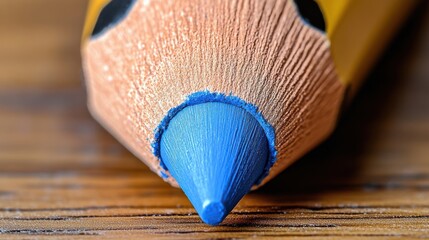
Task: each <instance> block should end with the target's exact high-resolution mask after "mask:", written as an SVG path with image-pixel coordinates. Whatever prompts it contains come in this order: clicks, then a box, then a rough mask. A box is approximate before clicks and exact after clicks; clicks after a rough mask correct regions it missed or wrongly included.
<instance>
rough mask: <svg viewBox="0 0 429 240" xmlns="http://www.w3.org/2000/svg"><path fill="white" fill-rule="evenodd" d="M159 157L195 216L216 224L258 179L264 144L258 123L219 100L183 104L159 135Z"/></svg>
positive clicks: (263, 163)
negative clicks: (183, 194)
mask: <svg viewBox="0 0 429 240" xmlns="http://www.w3.org/2000/svg"><path fill="white" fill-rule="evenodd" d="M160 151H161V160H162V161H163V163H164V164H165V166H166V167H167V169H168V170H169V171H170V173H171V175H172V176H173V177H174V178H175V179H176V181H177V182H178V184H179V185H180V187H181V188H182V190H183V191H184V192H185V194H186V195H187V197H188V198H189V200H190V201H191V203H192V205H193V206H194V208H195V209H196V211H197V212H198V214H199V215H200V217H201V219H202V220H203V221H204V222H205V223H207V224H210V225H218V224H219V223H221V222H222V221H223V219H224V218H225V217H226V216H227V215H228V213H229V212H230V211H231V210H232V209H233V208H234V207H235V205H236V204H237V203H238V202H239V201H240V199H241V198H242V197H243V196H244V195H245V194H246V193H247V192H249V190H250V188H251V187H252V186H253V185H254V184H255V183H256V182H257V181H258V180H259V179H260V177H261V175H262V174H263V172H264V168H265V166H266V164H267V161H268V155H269V148H268V141H267V137H266V135H265V132H264V130H263V128H262V127H261V125H260V124H259V122H258V121H257V120H256V119H255V118H254V117H253V116H252V115H251V114H250V113H248V112H247V111H246V110H244V109H242V108H240V107H237V106H234V105H230V104H226V103H220V102H209V103H201V104H197V105H193V106H188V107H186V108H184V109H183V110H181V111H180V112H179V113H177V115H176V116H174V117H173V118H172V119H171V121H170V122H169V124H168V127H167V129H166V130H165V132H164V133H163V135H162V137H161V149H160Z"/></svg>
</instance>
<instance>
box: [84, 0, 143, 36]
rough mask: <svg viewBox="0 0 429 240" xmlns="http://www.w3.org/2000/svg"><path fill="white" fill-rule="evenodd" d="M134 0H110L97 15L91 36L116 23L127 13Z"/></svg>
mask: <svg viewBox="0 0 429 240" xmlns="http://www.w3.org/2000/svg"><path fill="white" fill-rule="evenodd" d="M135 2H136V0H112V1H110V2H109V3H108V4H107V5H106V6H105V7H104V8H103V9H102V10H101V13H100V15H99V16H98V19H97V22H96V24H95V27H94V30H93V31H92V34H91V36H92V37H97V36H98V35H100V34H102V33H103V32H105V31H106V30H107V29H109V28H111V27H113V26H115V25H116V24H118V23H119V22H120V21H121V20H122V19H124V18H125V16H127V15H128V13H129V11H130V9H131V8H132V6H133V5H134V3H135Z"/></svg>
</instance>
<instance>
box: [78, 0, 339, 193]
mask: <svg viewBox="0 0 429 240" xmlns="http://www.w3.org/2000/svg"><path fill="white" fill-rule="evenodd" d="M173 13H174V14H173ZM304 43H305V44H304ZM329 46H330V44H329V40H328V38H327V37H326V36H325V35H324V34H322V33H321V32H320V31H318V30H316V29H314V28H312V27H310V26H308V25H307V24H305V22H303V21H302V19H301V18H300V17H299V13H298V12H297V10H296V8H295V6H294V4H293V2H292V1H289V0H251V1H248V0H236V1H222V0H217V1H214V0H212V1H205V0H179V1H177V0H176V1H165V0H152V1H150V3H149V4H148V3H146V2H145V1H137V2H136V4H135V5H134V6H133V8H132V9H131V10H130V12H129V14H128V15H127V17H126V18H124V19H123V20H122V21H121V22H120V23H119V24H118V25H116V26H115V27H114V28H111V29H109V31H107V32H105V33H104V34H102V35H101V36H99V37H97V38H95V39H91V40H89V41H88V42H87V43H86V44H85V45H84V47H83V48H82V55H83V59H84V70H85V78H86V80H87V87H88V96H89V97H88V98H89V104H88V105H89V107H90V110H91V113H92V114H93V115H94V117H95V118H96V119H97V120H98V121H100V122H101V123H102V124H103V126H105V127H106V129H108V130H109V132H111V133H112V134H113V135H114V136H115V137H117V138H118V139H119V140H120V142H122V143H123V144H124V145H125V146H127V147H128V148H129V149H130V150H131V151H132V152H133V153H134V154H135V155H136V156H137V157H139V159H141V160H142V161H143V162H145V163H146V164H147V165H148V166H149V167H150V168H151V169H153V171H154V172H156V173H157V174H158V175H159V176H166V175H167V176H169V177H168V178H165V180H166V181H167V182H169V183H171V184H172V185H174V186H177V183H176V181H175V179H174V178H173V176H171V175H170V173H169V171H167V170H166V169H163V168H162V167H161V164H160V157H157V156H155V155H154V154H153V149H152V145H153V144H159V140H160V138H162V136H161V137H159V138H156V136H157V134H162V131H159V133H158V132H157V131H156V129H157V127H158V126H159V125H160V123H161V121H163V119H164V118H165V117H166V116H167V115H171V114H168V113H169V111H170V110H171V109H173V108H175V107H177V106H179V105H180V104H182V103H183V102H184V101H185V100H186V99H187V98H188V96H189V95H191V94H193V93H195V92H201V91H209V92H214V93H221V94H226V95H232V96H235V97H239V98H240V99H242V100H244V101H245V102H246V103H250V104H253V105H255V106H256V107H257V108H258V111H259V112H260V113H261V115H262V116H263V117H264V119H265V121H266V123H264V124H269V125H271V126H272V128H273V131H274V132H275V137H273V138H275V139H272V138H270V137H268V142H270V145H271V144H272V145H273V146H272V150H271V153H270V155H272V156H276V159H269V162H268V163H267V167H266V168H267V169H269V172H268V174H267V176H266V177H265V178H264V179H263V180H262V183H260V185H259V186H261V185H263V184H265V183H266V182H268V181H269V180H270V179H272V178H273V177H275V176H276V175H277V174H279V173H280V172H281V171H282V170H283V169H285V168H286V167H288V166H289V165H290V164H291V163H292V162H294V161H295V160H297V159H298V158H299V157H302V156H303V155H304V154H305V153H307V152H308V151H309V150H310V149H312V148H314V147H315V146H316V145H318V144H319V143H320V142H321V141H323V140H324V139H326V137H327V136H328V135H329V134H330V133H331V132H332V131H333V129H334V127H335V123H336V120H337V118H338V112H339V109H340V107H341V103H342V102H343V97H344V90H345V89H346V86H345V85H343V84H341V82H340V80H339V78H338V76H337V74H336V71H335V66H334V61H333V59H332V57H331V54H330V48H329ZM264 124H262V125H264ZM167 125H168V124H167ZM266 135H267V136H269V135H270V134H269V133H267V130H266ZM270 148H271V147H270ZM274 149H275V150H274ZM275 151H276V152H275ZM270 167H271V168H270Z"/></svg>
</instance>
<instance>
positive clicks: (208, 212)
mask: <svg viewBox="0 0 429 240" xmlns="http://www.w3.org/2000/svg"><path fill="white" fill-rule="evenodd" d="M227 214H228V213H227V212H226V210H225V206H224V205H223V203H221V202H215V201H214V202H213V201H209V200H206V201H204V203H203V211H202V212H201V213H200V216H201V219H202V220H203V221H204V222H205V223H207V224H210V225H218V224H219V223H221V222H222V221H223V219H224V218H225V217H226V215H227Z"/></svg>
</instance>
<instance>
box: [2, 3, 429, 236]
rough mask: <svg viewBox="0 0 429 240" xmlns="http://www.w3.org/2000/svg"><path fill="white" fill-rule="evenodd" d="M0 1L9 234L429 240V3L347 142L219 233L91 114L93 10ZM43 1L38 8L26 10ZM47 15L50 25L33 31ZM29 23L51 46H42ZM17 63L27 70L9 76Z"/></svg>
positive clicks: (260, 197)
mask: <svg viewBox="0 0 429 240" xmlns="http://www.w3.org/2000/svg"><path fill="white" fill-rule="evenodd" d="M23 2H25V3H26V4H25V7H24V5H21V4H23ZM55 2H57V3H56V4H55ZM63 2H67V9H66V10H65V9H64V8H63V5H62V3H63ZM44 4H51V5H49V6H50V7H49V8H42V7H41V6H40V5H44ZM0 5H1V6H0V11H2V12H1V13H2V14H0V16H1V17H3V12H4V8H3V7H4V6H8V9H9V10H10V11H15V12H16V14H9V15H8V16H9V17H10V19H11V20H10V21H9V22H10V25H8V24H5V23H4V21H0V22H1V25H0V26H1V29H0V30H1V34H2V35H1V37H0V39H1V40H2V41H3V43H4V44H2V45H0V46H1V47H0V49H1V52H0V62H1V64H0V66H1V65H2V71H0V79H1V80H2V81H1V84H0V238H1V239H36V238H37V239H39V238H48V239H49V238H50V239H145V238H149V237H153V238H157V239H189V238H198V239H208V238H254V237H259V238H265V239H272V238H274V237H278V238H285V237H291V238H306V239H308V238H310V239H313V238H319V239H343V238H345V237H347V238H352V239H363V238H374V239H376V238H379V239H391V238H394V239H413V238H414V239H421V238H428V237H429V147H428V146H429V145H428V144H429V101H428V92H429V81H427V79H428V78H429V68H428V67H427V66H428V63H429V14H428V13H429V4H427V3H425V4H423V5H422V6H421V7H420V8H419V11H418V12H416V13H415V14H414V15H415V16H414V17H413V19H412V20H411V21H410V22H409V23H408V24H407V27H406V28H405V29H404V31H402V33H401V34H400V36H399V37H398V38H397V39H396V41H395V42H394V43H393V45H392V46H391V47H390V49H389V51H388V52H387V53H386V55H385V57H384V58H383V60H382V61H381V63H380V64H379V65H378V66H377V67H376V69H375V71H374V72H373V73H372V75H371V76H370V78H369V79H368V82H367V84H366V85H365V87H364V89H362V91H361V92H360V94H359V96H358V98H357V99H355V101H354V102H353V104H352V105H351V106H350V107H349V108H348V110H346V111H345V114H344V117H343V119H342V120H341V122H340V126H339V127H338V129H337V131H336V132H335V133H334V135H333V136H332V137H331V138H330V139H329V140H328V141H327V142H326V143H324V144H323V145H321V146H320V147H318V148H317V149H316V150H314V151H313V152H311V153H310V154H308V155H307V156H305V157H304V158H303V159H301V160H299V161H298V162H296V163H295V164H294V165H292V166H291V167H290V168H288V169H287V170H286V171H285V172H284V173H282V174H281V175H280V176H278V177H277V178H276V179H274V180H273V181H272V182H270V183H268V184H267V185H265V186H264V187H263V188H261V189H260V190H258V191H256V192H253V193H251V194H249V195H248V196H246V197H245V198H244V199H243V200H242V201H241V202H240V204H239V205H238V206H237V208H236V209H235V210H234V211H233V212H232V213H231V215H230V216H228V217H227V219H226V220H225V222H224V223H223V224H222V225H221V226H219V227H209V226H206V225H205V224H203V223H201V221H200V220H199V218H198V216H197V215H196V213H195V211H194V210H193V208H192V207H191V205H190V203H189V202H188V200H187V199H186V197H185V196H184V195H183V194H182V193H181V191H180V189H175V188H172V187H170V186H169V185H168V184H167V183H164V182H163V181H162V179H160V178H159V177H158V176H156V175H155V174H154V173H152V172H151V171H150V170H149V169H148V168H147V167H146V166H144V164H142V163H141V162H140V161H139V160H137V159H136V158H135V157H134V156H132V155H131V154H130V153H129V152H128V151H126V150H125V149H124V148H123V147H122V146H121V145H120V144H119V143H118V142H117V141H115V140H114V139H113V138H112V137H111V136H110V135H109V134H108V133H106V131H105V130H103V129H102V128H101V127H100V126H99V125H98V124H97V123H96V122H95V121H94V120H93V119H92V118H91V117H90V116H89V114H88V112H87V109H86V99H85V98H86V97H85V91H84V89H83V87H81V84H82V81H81V79H80V69H79V68H77V67H76V66H79V65H80V62H79V61H80V60H79V56H78V54H75V52H78V51H79V40H80V36H79V31H77V29H79V28H80V27H81V26H82V25H81V24H82V20H83V19H82V20H79V19H76V21H75V22H73V21H72V17H71V16H80V15H82V16H83V12H84V8H85V2H84V1H76V0H69V1H61V3H59V2H58V1H48V0H37V1H36V0H35V1H31V2H30V1H16V0H5V1H1V2H0ZM35 6H38V7H39V8H37V9H39V11H37V12H36V11H35V12H33V11H28V10H27V11H25V14H24V13H23V11H24V10H23V9H32V7H35ZM23 14H24V15H23ZM40 16H45V17H47V18H50V21H46V22H44V23H43V24H33V23H34V22H38V21H39V20H40V19H38V18H40ZM57 16H64V18H68V20H67V21H66V20H64V19H63V20H58V21H56V18H57ZM29 19H34V20H29ZM12 20H14V21H12ZM72 23H73V24H72ZM18 26H19V27H21V28H22V29H28V31H29V32H31V33H32V38H34V39H40V40H37V41H39V42H44V41H43V39H46V41H52V45H51V44H48V45H46V46H47V47H46V48H44V49H43V51H42V50H40V49H35V47H34V46H33V45H32V44H33V41H29V40H26V39H25V41H24V39H21V38H23V37H24V36H25V35H24V34H23V31H24V30H22V32H19V33H17V32H16V31H18V30H16V28H17V27H18ZM11 29H12V30H11ZM14 29H15V30H14ZM6 32H8V33H9V34H10V36H9V35H8V34H6ZM46 33H51V34H46ZM4 36H6V37H4ZM53 36H58V37H54V39H52V38H53ZM59 36H70V39H74V40H73V41H71V40H70V39H68V40H67V43H65V42H64V41H65V40H64V38H63V37H59ZM4 39H9V40H7V41H5V40H4ZM10 39H21V40H20V41H15V40H13V41H12V40H10ZM35 41H36V40H35ZM69 41H70V42H69ZM74 41H76V42H74ZM54 46H55V47H54ZM33 48H34V51H33V50H32V49H33ZM5 49H7V51H9V52H8V54H3V53H4V52H5V51H6V50H5ZM11 56H13V58H14V59H16V60H14V63H13V64H14V65H13V66H14V67H4V66H5V65H4V63H6V62H7V64H12V63H11V62H12V60H10V59H11ZM43 59H45V60H44V61H45V64H41V63H40V62H41V61H42V60H43ZM20 62H22V63H23V64H22V65H20V64H19V63H20ZM39 64H41V65H39ZM8 66H10V65H8ZM19 66H21V67H19ZM29 66H31V67H29ZM57 71H58V72H57ZM47 73H50V74H47ZM18 79H19V80H18Z"/></svg>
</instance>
